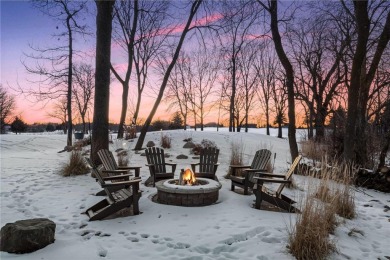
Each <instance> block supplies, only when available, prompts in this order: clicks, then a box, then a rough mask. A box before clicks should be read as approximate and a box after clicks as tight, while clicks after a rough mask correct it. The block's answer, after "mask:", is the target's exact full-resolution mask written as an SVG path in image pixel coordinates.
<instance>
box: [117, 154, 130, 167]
mask: <svg viewBox="0 0 390 260" xmlns="http://www.w3.org/2000/svg"><path fill="white" fill-rule="evenodd" d="M118 165H119V166H127V165H129V158H128V157H127V154H119V155H118Z"/></svg>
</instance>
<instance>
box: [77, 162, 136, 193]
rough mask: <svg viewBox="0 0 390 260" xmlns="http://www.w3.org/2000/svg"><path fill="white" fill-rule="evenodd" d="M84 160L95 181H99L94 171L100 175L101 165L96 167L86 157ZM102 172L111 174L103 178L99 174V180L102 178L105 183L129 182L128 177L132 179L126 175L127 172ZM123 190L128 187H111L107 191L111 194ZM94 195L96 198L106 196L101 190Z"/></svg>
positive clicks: (131, 175)
mask: <svg viewBox="0 0 390 260" xmlns="http://www.w3.org/2000/svg"><path fill="white" fill-rule="evenodd" d="M84 159H85V161H86V162H87V164H88V165H89V167H90V168H91V171H92V174H93V176H95V178H96V181H99V179H98V177H97V176H96V171H99V172H100V173H101V172H102V170H103V166H102V165H100V166H96V165H95V164H94V163H93V162H92V161H91V160H90V159H89V158H88V157H84ZM104 171H105V174H107V173H111V174H108V176H104V175H103V174H100V176H101V178H103V180H104V181H106V182H120V181H129V180H130V177H133V174H127V173H128V172H127V170H116V171H112V172H110V171H107V170H104ZM118 173H119V174H118ZM100 184H101V183H100ZM123 188H128V186H125V185H123V186H113V187H110V188H109V190H110V191H112V192H113V191H117V190H120V189H123ZM95 195H96V196H106V191H105V190H104V189H103V190H101V191H99V192H98V193H96V194H95Z"/></svg>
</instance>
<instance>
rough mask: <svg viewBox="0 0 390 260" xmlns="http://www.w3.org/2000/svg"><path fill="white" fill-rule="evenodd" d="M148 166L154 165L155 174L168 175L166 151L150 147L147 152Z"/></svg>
mask: <svg viewBox="0 0 390 260" xmlns="http://www.w3.org/2000/svg"><path fill="white" fill-rule="evenodd" d="M145 155H146V160H147V161H148V164H152V165H154V170H155V173H166V167H165V155H164V149H162V148H159V147H149V148H147V149H146V150H145Z"/></svg>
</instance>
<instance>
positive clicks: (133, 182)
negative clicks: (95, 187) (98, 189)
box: [102, 178, 141, 188]
mask: <svg viewBox="0 0 390 260" xmlns="http://www.w3.org/2000/svg"><path fill="white" fill-rule="evenodd" d="M140 182H141V178H137V179H131V180H128V181H118V182H112V183H104V184H102V187H103V188H109V187H115V186H130V185H138V184H139V183H140Z"/></svg>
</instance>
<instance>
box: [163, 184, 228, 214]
mask: <svg viewBox="0 0 390 260" xmlns="http://www.w3.org/2000/svg"><path fill="white" fill-rule="evenodd" d="M197 180H198V181H199V183H201V184H202V185H196V186H182V185H176V184H175V183H176V182H177V180H162V181H159V182H157V183H156V188H157V202H159V203H162V204H167V205H176V206H185V207H193V206H207V205H211V204H213V203H215V202H216V201H217V200H218V192H219V189H221V187H222V185H221V184H220V183H219V182H217V181H214V180H211V179H205V178H197Z"/></svg>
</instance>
